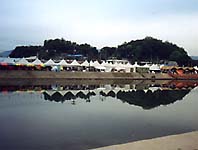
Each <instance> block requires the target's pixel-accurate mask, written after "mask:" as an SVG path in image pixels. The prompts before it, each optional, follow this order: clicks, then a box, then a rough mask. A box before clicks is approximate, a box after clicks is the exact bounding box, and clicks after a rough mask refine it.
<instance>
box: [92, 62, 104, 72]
mask: <svg viewBox="0 0 198 150" xmlns="http://www.w3.org/2000/svg"><path fill="white" fill-rule="evenodd" d="M90 66H92V67H94V68H96V69H99V70H105V69H106V67H105V66H102V65H101V64H100V63H99V62H98V61H97V60H96V61H94V62H92V61H91V62H90Z"/></svg>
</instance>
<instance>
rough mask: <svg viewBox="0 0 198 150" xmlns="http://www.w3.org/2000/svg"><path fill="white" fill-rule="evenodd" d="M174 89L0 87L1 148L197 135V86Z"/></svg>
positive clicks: (41, 149) (50, 148) (49, 148)
mask: <svg viewBox="0 0 198 150" xmlns="http://www.w3.org/2000/svg"><path fill="white" fill-rule="evenodd" d="M177 84H178V85H180V87H179V88H178V87H176V85H170V84H168V86H164V85H158V84H157V85H146V86H145V85H144V86H143V87H141V84H140V85H138V86H137V85H130V84H129V85H92V86H90V85H89V86H88V85H64V86H59V85H50V86H49V85H48V86H32V85H29V86H5V85H2V86H0V149H2V150H17V149H19V150H27V149H28V150H34V149H36V150H59V149H68V150H81V149H91V148H96V147H101V146H107V145H113V144H119V143H126V142H131V141H137V140H142V139H149V138H153V137H160V136H165V135H171V134H178V133H184V132H190V131H194V130H198V118H197V114H198V109H197V106H198V100H197V97H198V88H197V87H196V85H197V84H196V83H193V84H191V87H189V86H186V85H183V86H182V83H177ZM192 85H193V86H192ZM140 87H141V88H140Z"/></svg>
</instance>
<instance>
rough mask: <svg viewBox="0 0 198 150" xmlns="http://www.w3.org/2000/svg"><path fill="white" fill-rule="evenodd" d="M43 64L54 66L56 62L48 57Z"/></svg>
mask: <svg viewBox="0 0 198 150" xmlns="http://www.w3.org/2000/svg"><path fill="white" fill-rule="evenodd" d="M44 65H45V66H55V65H56V63H55V62H54V61H53V60H52V59H50V60H48V61H47V62H45V63H44Z"/></svg>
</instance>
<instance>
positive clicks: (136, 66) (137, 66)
mask: <svg viewBox="0 0 198 150" xmlns="http://www.w3.org/2000/svg"><path fill="white" fill-rule="evenodd" d="M140 67H141V66H140V65H138V63H137V62H135V64H134V65H132V68H133V72H136V70H137V68H140Z"/></svg>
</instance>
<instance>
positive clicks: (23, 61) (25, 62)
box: [17, 58, 29, 65]
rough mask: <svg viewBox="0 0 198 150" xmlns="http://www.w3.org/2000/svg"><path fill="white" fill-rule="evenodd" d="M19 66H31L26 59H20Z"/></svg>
mask: <svg viewBox="0 0 198 150" xmlns="http://www.w3.org/2000/svg"><path fill="white" fill-rule="evenodd" d="M17 64H20V65H27V64H29V62H28V61H27V60H26V59H25V58H22V59H20V60H19V61H18V62H17Z"/></svg>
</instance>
